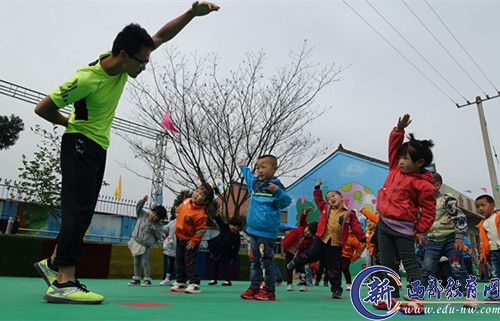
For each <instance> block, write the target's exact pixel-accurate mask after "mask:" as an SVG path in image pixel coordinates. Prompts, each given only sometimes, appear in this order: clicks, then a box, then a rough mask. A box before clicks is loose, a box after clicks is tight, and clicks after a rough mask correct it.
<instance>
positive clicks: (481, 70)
mask: <svg viewBox="0 0 500 321" xmlns="http://www.w3.org/2000/svg"><path fill="white" fill-rule="evenodd" d="M425 3H427V5H428V6H429V8H430V9H431V10H432V12H433V13H434V14H435V15H436V17H437V18H438V19H439V21H441V23H442V24H443V26H444V27H445V28H446V30H448V32H449V33H450V35H451V36H452V37H453V39H455V41H456V42H457V43H458V45H459V46H460V47H461V48H462V50H463V51H464V52H465V53H466V54H467V56H468V57H469V58H470V60H472V62H473V63H474V65H475V66H476V67H477V69H479V71H480V72H481V73H482V74H483V76H484V77H485V78H486V79H487V80H488V82H489V83H490V85H491V86H492V87H493V88H495V90H496V91H497V93H500V92H499V91H498V89H497V87H496V86H495V85H494V84H493V82H492V81H491V79H490V78H489V77H488V76H487V75H486V73H485V72H484V71H483V69H482V68H481V67H480V66H479V64H478V63H477V62H476V60H474V58H472V56H471V55H470V54H469V52H468V51H467V50H466V49H465V47H464V46H463V45H462V43H460V41H459V40H458V39H457V37H455V35H454V34H453V32H451V30H450V28H448V26H447V25H446V23H445V22H444V21H443V19H441V17H440V16H439V15H438V13H437V12H436V10H434V8H433V7H432V6H431V4H430V3H429V2H428V1H427V0H425Z"/></svg>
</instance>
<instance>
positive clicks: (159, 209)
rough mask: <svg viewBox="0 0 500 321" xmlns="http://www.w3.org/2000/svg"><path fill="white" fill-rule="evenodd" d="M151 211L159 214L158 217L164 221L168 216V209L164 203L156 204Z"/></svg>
mask: <svg viewBox="0 0 500 321" xmlns="http://www.w3.org/2000/svg"><path fill="white" fill-rule="evenodd" d="M151 211H152V212H155V213H156V215H158V219H159V220H160V221H163V220H164V219H165V218H166V217H167V210H166V209H165V207H163V206H162V205H156V206H155V207H153V208H152V209H151Z"/></svg>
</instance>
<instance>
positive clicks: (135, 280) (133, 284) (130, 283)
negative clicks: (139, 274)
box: [127, 278, 141, 286]
mask: <svg viewBox="0 0 500 321" xmlns="http://www.w3.org/2000/svg"><path fill="white" fill-rule="evenodd" d="M127 285H128V286H135V285H141V280H138V279H134V278H132V281H130V282H129V283H127Z"/></svg>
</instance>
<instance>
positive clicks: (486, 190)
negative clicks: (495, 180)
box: [479, 187, 488, 193]
mask: <svg viewBox="0 0 500 321" xmlns="http://www.w3.org/2000/svg"><path fill="white" fill-rule="evenodd" d="M479 189H480V190H482V191H484V192H485V193H488V189H487V188H486V187H480V188H479Z"/></svg>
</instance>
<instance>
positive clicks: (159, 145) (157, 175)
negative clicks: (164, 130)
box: [151, 134, 167, 205]
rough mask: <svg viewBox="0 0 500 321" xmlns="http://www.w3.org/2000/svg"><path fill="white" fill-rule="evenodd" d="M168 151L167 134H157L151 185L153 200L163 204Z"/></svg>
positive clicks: (155, 202)
mask: <svg viewBox="0 0 500 321" xmlns="http://www.w3.org/2000/svg"><path fill="white" fill-rule="evenodd" d="M166 152H167V135H165V134H158V135H156V147H155V154H154V157H153V179H152V183H153V184H152V185H151V201H152V202H153V203H154V204H156V205H163V183H164V180H165V154H166Z"/></svg>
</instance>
